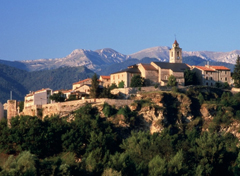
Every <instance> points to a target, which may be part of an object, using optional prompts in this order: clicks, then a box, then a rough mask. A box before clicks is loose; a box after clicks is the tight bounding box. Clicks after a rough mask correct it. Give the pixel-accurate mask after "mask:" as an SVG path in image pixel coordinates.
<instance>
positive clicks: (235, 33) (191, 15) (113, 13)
mask: <svg viewBox="0 0 240 176" xmlns="http://www.w3.org/2000/svg"><path fill="white" fill-rule="evenodd" d="M239 7H240V1H239V0H231V1H226V0H218V1H217V0H211V1H209V0H199V1H193V0H182V1H179V0H149V1H146V0H131V1H129V0H121V1H118V0H105V1H101V0H0V59H3V60H35V59H41V58H60V57H65V56H66V55H68V54H70V53H71V52H72V51H73V50H74V49H89V50H96V49H102V48H112V49H114V50H116V51H118V52H120V53H123V54H132V53H135V52H137V51H140V50H142V49H146V48H150V47H154V46H169V47H170V46H171V45H172V43H173V42H174V39H175V38H174V35H175V34H176V37H177V40H178V42H179V44H180V47H181V48H183V50H184V51H203V50H206V51H223V52H226V51H232V50H239V49H240V45H239V41H240V35H239V34H240V19H239V17H240V13H239Z"/></svg>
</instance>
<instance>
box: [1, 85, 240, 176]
mask: <svg viewBox="0 0 240 176" xmlns="http://www.w3.org/2000/svg"><path fill="white" fill-rule="evenodd" d="M131 98H132V99H133V100H134V102H133V103H131V104H130V103H129V106H124V107H119V108H116V106H114V104H113V105H109V104H107V103H105V104H96V105H95V104H84V105H83V106H82V107H80V108H79V109H78V110H76V111H75V112H71V114H70V115H66V117H63V118H60V117H59V116H58V115H55V116H53V117H45V118H44V120H41V119H39V118H38V117H31V116H20V117H15V118H12V120H11V122H10V123H11V128H9V127H8V123H7V121H5V120H2V121H1V122H0V144H1V145H0V150H1V151H3V153H1V154H0V156H1V157H0V174H1V175H9V174H10V173H11V174H12V173H18V174H19V175H24V174H25V175H27V174H26V173H28V174H30V175H96V176H101V175H119V176H120V175H126V176H128V175H129V176H132V175H136V176H138V175H139V176H141V175H144V176H148V175H175V176H177V175H230V176H234V175H239V173H240V165H239V154H240V149H239V140H240V132H239V130H240V126H239V122H240V94H239V93H238V94H235V95H233V94H232V93H231V92H229V91H225V90H222V89H217V88H211V87H202V86H197V87H189V88H187V89H181V90H177V89H175V88H173V89H172V91H160V90H155V91H152V92H139V94H138V95H137V96H131ZM122 101H128V100H122ZM70 119H71V120H70ZM26 160H27V161H28V162H26ZM56 168H58V169H56Z"/></svg>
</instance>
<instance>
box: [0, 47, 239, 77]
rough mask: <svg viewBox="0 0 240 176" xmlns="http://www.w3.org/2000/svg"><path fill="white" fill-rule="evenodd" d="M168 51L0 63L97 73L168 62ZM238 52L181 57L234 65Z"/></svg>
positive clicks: (107, 51)
mask: <svg viewBox="0 0 240 176" xmlns="http://www.w3.org/2000/svg"><path fill="white" fill-rule="evenodd" d="M169 49H170V47H167V46H156V47H151V48H147V49H144V50H141V51H138V52H136V53H133V54H130V55H125V54H122V53H120V52H117V51H116V50H114V49H111V48H104V49H98V50H95V51H93V50H86V49H75V50H73V51H72V52H71V53H70V54H69V55H67V56H65V57H62V58H52V59H37V60H23V61H6V60H0V63H2V64H6V65H9V66H12V67H16V68H19V69H23V70H27V71H39V70H51V69H56V68H59V67H64V66H70V67H78V66H85V67H87V68H88V69H91V70H92V71H94V72H99V71H101V70H102V68H105V67H107V66H111V65H113V64H117V63H122V62H124V61H126V60H129V59H139V60H141V59H142V58H146V57H148V58H156V59H157V60H159V61H162V62H168V61H169ZM237 55H240V50H233V51H230V52H214V51H183V57H189V56H197V57H199V58H202V59H204V60H206V61H211V62H225V63H230V64H235V62H236V58H237Z"/></svg>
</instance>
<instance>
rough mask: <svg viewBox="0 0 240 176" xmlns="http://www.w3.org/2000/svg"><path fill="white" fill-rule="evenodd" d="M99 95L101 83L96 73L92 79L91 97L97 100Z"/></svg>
mask: <svg viewBox="0 0 240 176" xmlns="http://www.w3.org/2000/svg"><path fill="white" fill-rule="evenodd" d="M98 95H99V82H98V79H97V74H96V73H94V75H93V77H92V87H91V88H90V97H91V98H97V97H98Z"/></svg>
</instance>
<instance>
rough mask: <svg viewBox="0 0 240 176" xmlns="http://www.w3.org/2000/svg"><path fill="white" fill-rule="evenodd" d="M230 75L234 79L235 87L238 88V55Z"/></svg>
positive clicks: (239, 86)
mask: <svg viewBox="0 0 240 176" xmlns="http://www.w3.org/2000/svg"><path fill="white" fill-rule="evenodd" d="M232 77H233V79H234V84H235V87H237V88H240V57H239V55H238V56H237V60H236V64H235V67H234V71H233V76H232Z"/></svg>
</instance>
